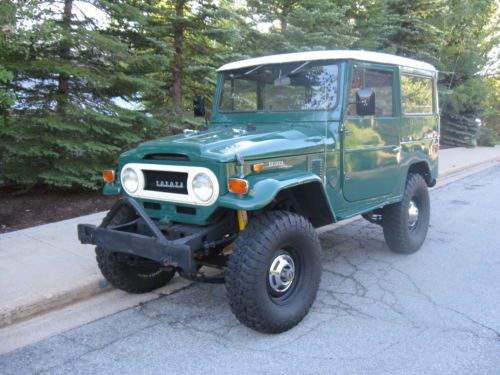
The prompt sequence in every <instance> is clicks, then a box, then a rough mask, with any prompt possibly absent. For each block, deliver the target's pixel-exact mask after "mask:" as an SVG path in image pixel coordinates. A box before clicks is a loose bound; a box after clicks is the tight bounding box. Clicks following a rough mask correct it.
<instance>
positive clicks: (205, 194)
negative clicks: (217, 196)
mask: <svg viewBox="0 0 500 375" xmlns="http://www.w3.org/2000/svg"><path fill="white" fill-rule="evenodd" d="M193 193H194V195H196V197H197V198H198V199H199V200H200V201H202V202H208V201H209V200H210V198H212V195H213V193H214V186H213V184H212V180H211V179H210V177H208V176H207V175H206V174H205V173H198V174H197V175H196V176H195V177H194V178H193Z"/></svg>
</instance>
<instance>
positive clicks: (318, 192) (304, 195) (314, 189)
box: [269, 181, 336, 228]
mask: <svg viewBox="0 0 500 375" xmlns="http://www.w3.org/2000/svg"><path fill="white" fill-rule="evenodd" d="M269 208H271V209H285V210H287V211H292V212H295V213H297V214H299V215H301V216H304V217H305V218H307V219H308V220H309V221H310V222H311V224H312V225H313V226H314V227H315V228H318V227H321V226H324V225H328V224H331V223H333V222H335V221H336V218H335V214H334V213H333V210H332V209H331V207H330V202H329V200H328V198H327V196H326V193H325V191H324V188H323V184H322V183H321V182H320V181H312V182H308V183H306V184H301V185H296V186H292V187H288V188H286V189H282V190H281V191H280V192H279V193H278V194H277V195H276V197H275V198H274V200H273V202H272V203H271V204H270V207H269Z"/></svg>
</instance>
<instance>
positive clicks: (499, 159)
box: [438, 157, 500, 178]
mask: <svg viewBox="0 0 500 375" xmlns="http://www.w3.org/2000/svg"><path fill="white" fill-rule="evenodd" d="M498 162H500V157H494V158H491V159H488V160H482V161H479V162H477V163H471V164H467V165H465V166H461V167H458V168H454V169H452V170H449V171H447V172H444V173H441V174H439V177H438V178H446V177H451V176H454V175H456V174H459V173H461V172H463V171H466V170H469V169H474V168H477V167H481V166H483V165H486V164H495V163H498Z"/></svg>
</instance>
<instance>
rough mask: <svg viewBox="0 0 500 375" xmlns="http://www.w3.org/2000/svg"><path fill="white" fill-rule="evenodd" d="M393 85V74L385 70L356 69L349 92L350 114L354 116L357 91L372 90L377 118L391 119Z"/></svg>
mask: <svg viewBox="0 0 500 375" xmlns="http://www.w3.org/2000/svg"><path fill="white" fill-rule="evenodd" d="M392 83H393V73H392V72H389V71H385V70H374V69H359V68H357V69H354V70H353V74H352V81H351V89H350V91H349V103H350V104H349V107H348V111H347V112H348V114H349V115H354V114H355V112H356V110H355V105H354V104H352V103H355V102H356V91H358V90H360V89H366V88H369V89H372V90H373V91H374V92H375V116H377V117H391V116H393V114H394V113H393V112H394V111H393V108H392V95H393V94H392V86H393V85H392Z"/></svg>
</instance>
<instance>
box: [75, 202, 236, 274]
mask: <svg viewBox="0 0 500 375" xmlns="http://www.w3.org/2000/svg"><path fill="white" fill-rule="evenodd" d="M234 231H235V224H234V220H231V219H230V218H222V219H221V220H219V221H217V223H215V224H211V225H207V226H203V227H202V226H196V225H184V224H174V225H172V226H170V227H168V228H165V229H160V226H159V225H158V224H157V222H155V221H153V220H152V219H151V218H150V217H149V216H148V215H147V214H146V212H145V211H144V209H143V208H142V206H141V205H139V203H137V202H136V201H134V200H133V199H131V198H128V197H125V198H123V199H120V200H118V201H117V202H116V204H115V205H114V206H113V208H112V209H111V210H110V211H109V213H108V214H107V216H106V217H105V218H104V220H103V222H102V223H101V225H99V226H95V225H90V224H79V225H78V239H79V240H80V242H81V243H82V244H92V245H96V246H99V247H100V248H101V249H103V250H105V251H109V252H117V253H124V254H130V255H135V256H139V257H143V258H147V259H151V260H154V261H156V262H159V263H161V264H164V265H168V266H172V267H175V268H179V269H180V270H181V271H182V273H183V274H185V275H187V276H193V275H196V273H197V269H196V262H195V261H194V253H195V252H197V251H208V250H209V249H210V248H211V247H213V246H215V245H216V244H220V243H222V242H223V241H224V238H227V237H228V235H231V234H232V233H234Z"/></svg>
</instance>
